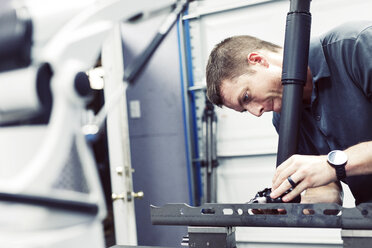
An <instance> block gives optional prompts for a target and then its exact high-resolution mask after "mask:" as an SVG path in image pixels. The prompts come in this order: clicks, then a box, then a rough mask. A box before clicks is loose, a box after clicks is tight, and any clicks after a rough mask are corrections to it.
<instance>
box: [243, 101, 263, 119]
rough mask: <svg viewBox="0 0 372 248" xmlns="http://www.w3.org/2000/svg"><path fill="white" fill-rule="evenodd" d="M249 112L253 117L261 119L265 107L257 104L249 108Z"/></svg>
mask: <svg viewBox="0 0 372 248" xmlns="http://www.w3.org/2000/svg"><path fill="white" fill-rule="evenodd" d="M247 110H248V112H249V113H251V114H252V115H255V116H257V117H260V116H261V115H262V114H263V113H264V112H265V110H264V107H263V106H262V105H260V104H255V105H253V106H250V107H248V109H247Z"/></svg>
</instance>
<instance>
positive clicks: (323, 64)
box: [309, 38, 331, 83]
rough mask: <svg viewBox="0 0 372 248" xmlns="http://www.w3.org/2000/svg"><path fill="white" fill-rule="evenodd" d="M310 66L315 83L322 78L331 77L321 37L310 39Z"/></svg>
mask: <svg viewBox="0 0 372 248" xmlns="http://www.w3.org/2000/svg"><path fill="white" fill-rule="evenodd" d="M309 67H310V70H311V74H312V76H313V82H314V83H316V82H317V81H318V80H319V79H321V78H325V77H329V76H330V75H331V73H330V72H329V68H328V64H327V61H326V58H325V55H324V51H323V47H322V43H321V40H320V38H314V39H311V40H310V48H309Z"/></svg>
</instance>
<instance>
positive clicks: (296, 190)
mask: <svg viewBox="0 0 372 248" xmlns="http://www.w3.org/2000/svg"><path fill="white" fill-rule="evenodd" d="M305 189H306V187H305V184H304V183H300V184H298V185H297V186H296V187H295V188H294V189H292V191H291V192H289V193H288V194H286V195H285V196H283V198H282V200H283V202H289V201H292V200H293V199H294V198H295V197H296V196H298V195H299V194H301V192H302V191H304V190H305Z"/></svg>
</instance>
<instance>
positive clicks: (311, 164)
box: [270, 155, 337, 202]
mask: <svg viewBox="0 0 372 248" xmlns="http://www.w3.org/2000/svg"><path fill="white" fill-rule="evenodd" d="M289 176H290V177H291V178H292V180H293V181H294V182H295V183H296V184H297V186H296V187H295V188H294V189H293V190H292V191H291V192H290V193H289V194H287V195H285V196H284V197H283V198H282V199H283V201H284V202H288V201H291V200H292V199H293V198H294V197H296V196H297V195H299V194H301V192H303V191H304V190H306V189H308V188H315V187H319V186H323V185H327V184H329V183H330V182H334V181H337V177H336V171H335V169H334V168H332V167H331V166H330V165H329V164H328V163H327V156H309V155H293V156H291V157H290V158H289V159H287V160H286V161H284V162H283V163H282V164H281V165H280V166H279V167H278V168H277V170H276V173H275V175H274V177H273V185H272V190H273V191H272V193H271V195H270V196H271V197H272V198H276V197H279V196H281V195H282V194H283V193H284V192H285V191H287V190H288V189H290V188H291V187H292V185H291V184H290V183H289V181H288V179H287V178H288V177H289Z"/></svg>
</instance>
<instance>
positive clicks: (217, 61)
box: [206, 35, 281, 107]
mask: <svg viewBox="0 0 372 248" xmlns="http://www.w3.org/2000/svg"><path fill="white" fill-rule="evenodd" d="M280 48H281V47H280V46H278V45H275V44H273V43H270V42H267V41H263V40H260V39H258V38H256V37H252V36H249V35H240V36H233V37H230V38H227V39H225V40H223V41H221V42H220V43H219V44H217V45H216V46H215V47H214V48H213V50H212V52H211V54H210V55H209V59H208V63H207V67H206V77H207V97H208V99H209V100H210V101H211V102H212V103H213V104H216V105H217V106H219V107H221V106H222V105H223V99H222V97H221V93H220V88H221V83H222V81H223V80H225V79H229V80H231V79H233V78H235V77H238V76H240V75H243V74H244V73H253V71H252V70H249V68H248V63H247V55H248V54H249V53H251V52H253V51H257V50H263V49H264V50H268V51H273V52H276V51H278V49H280Z"/></svg>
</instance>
